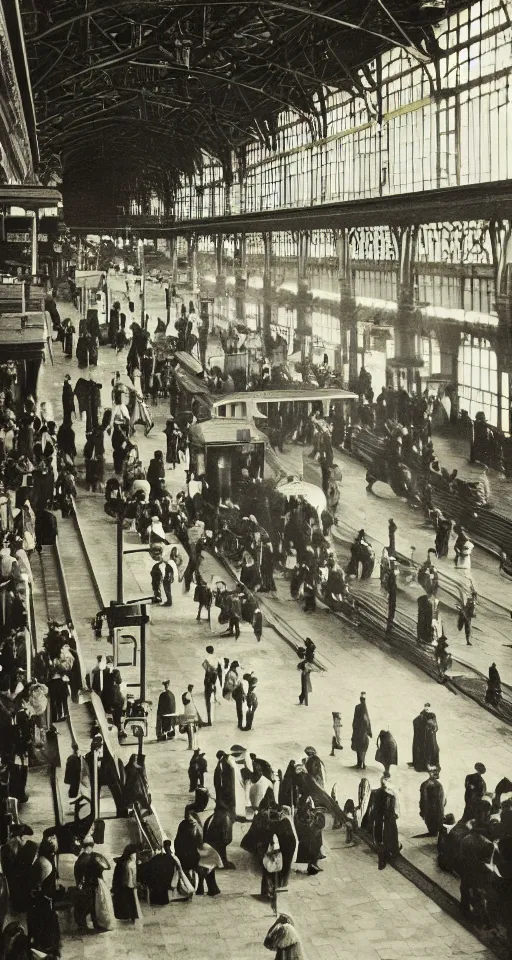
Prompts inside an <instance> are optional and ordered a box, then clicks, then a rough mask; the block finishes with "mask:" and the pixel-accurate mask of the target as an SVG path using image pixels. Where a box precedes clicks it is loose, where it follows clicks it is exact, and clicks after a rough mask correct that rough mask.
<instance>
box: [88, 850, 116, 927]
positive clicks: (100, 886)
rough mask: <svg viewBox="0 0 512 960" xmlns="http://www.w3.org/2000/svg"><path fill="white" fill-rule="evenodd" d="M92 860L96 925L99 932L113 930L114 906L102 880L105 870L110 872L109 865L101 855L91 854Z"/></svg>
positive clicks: (114, 920) (114, 921)
mask: <svg viewBox="0 0 512 960" xmlns="http://www.w3.org/2000/svg"><path fill="white" fill-rule="evenodd" d="M93 858H94V863H95V873H96V880H97V882H96V890H95V894H94V909H95V915H96V925H97V926H98V927H100V929H101V930H113V929H114V927H115V925H116V918H115V914H114V904H113V901H112V895H111V893H110V890H109V888H108V886H107V884H106V883H105V880H104V879H103V874H104V872H105V870H110V864H109V862H108V860H107V859H106V858H105V857H104V856H103V855H102V854H101V853H93Z"/></svg>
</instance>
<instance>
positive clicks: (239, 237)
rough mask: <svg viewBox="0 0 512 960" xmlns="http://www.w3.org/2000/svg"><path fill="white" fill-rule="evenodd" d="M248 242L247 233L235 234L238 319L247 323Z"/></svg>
mask: <svg viewBox="0 0 512 960" xmlns="http://www.w3.org/2000/svg"><path fill="white" fill-rule="evenodd" d="M245 257H246V243H245V233H237V234H236V236H235V252H234V264H235V311H236V318H237V320H241V321H242V323H245V295H246V288H247V266H246V260H245Z"/></svg>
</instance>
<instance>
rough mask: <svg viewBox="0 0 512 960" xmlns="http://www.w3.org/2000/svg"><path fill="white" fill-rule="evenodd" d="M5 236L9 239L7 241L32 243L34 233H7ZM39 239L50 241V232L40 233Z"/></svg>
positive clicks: (41, 241)
mask: <svg viewBox="0 0 512 960" xmlns="http://www.w3.org/2000/svg"><path fill="white" fill-rule="evenodd" d="M5 238H6V240H7V243H31V241H32V234H31V233H7V234H6V237H5ZM37 239H38V241H39V243H48V234H47V233H38V234H37Z"/></svg>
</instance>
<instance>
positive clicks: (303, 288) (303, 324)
mask: <svg viewBox="0 0 512 960" xmlns="http://www.w3.org/2000/svg"><path fill="white" fill-rule="evenodd" d="M310 250H311V233H310V232H309V231H308V230H300V231H299V233H298V234H297V340H298V342H299V345H300V352H301V359H302V362H303V363H304V362H305V361H306V360H311V355H312V352H313V343H312V334H313V331H312V326H311V294H310V292H309V279H308V262H309V255H310Z"/></svg>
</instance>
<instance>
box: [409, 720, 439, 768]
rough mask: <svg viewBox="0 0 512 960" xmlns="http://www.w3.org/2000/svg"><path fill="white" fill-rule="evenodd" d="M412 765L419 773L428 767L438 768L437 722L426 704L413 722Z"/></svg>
mask: <svg viewBox="0 0 512 960" xmlns="http://www.w3.org/2000/svg"><path fill="white" fill-rule="evenodd" d="M413 730H414V735H413V741H412V764H413V767H414V769H415V770H417V771H418V772H419V773H421V772H423V771H427V770H428V768H429V767H437V766H439V747H438V745H437V736H436V734H437V720H436V715H435V713H433V712H432V710H431V709H430V704H429V703H426V704H425V706H424V707H423V710H422V711H421V713H419V714H418V716H417V717H415V718H414V720H413Z"/></svg>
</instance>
